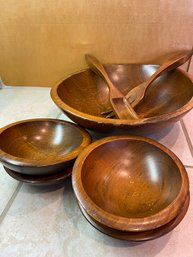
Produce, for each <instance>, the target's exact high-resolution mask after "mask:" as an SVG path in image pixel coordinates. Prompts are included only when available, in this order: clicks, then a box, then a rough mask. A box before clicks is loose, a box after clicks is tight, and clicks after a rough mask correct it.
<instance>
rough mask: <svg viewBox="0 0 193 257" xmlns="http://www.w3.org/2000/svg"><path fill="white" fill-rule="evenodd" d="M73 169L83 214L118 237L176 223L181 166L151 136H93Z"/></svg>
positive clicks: (180, 211) (183, 200) (185, 195)
mask: <svg viewBox="0 0 193 257" xmlns="http://www.w3.org/2000/svg"><path fill="white" fill-rule="evenodd" d="M72 174H73V177H72V182H73V188H74V192H75V195H76V198H77V200H78V204H79V206H80V209H81V210H82V213H83V215H84V216H85V217H86V219H87V220H88V221H89V222H90V223H91V224H92V225H93V226H94V227H96V228H97V229H99V230H100V231H102V232H104V233H106V234H108V235H110V236H113V237H117V238H120V239H126V240H139V241H141V240H147V239H152V238H155V237H159V236H161V235H163V234H165V233H167V232H169V231H171V230H172V229H173V228H174V227H175V226H177V224H178V223H179V222H180V221H181V220H182V218H183V217H184V215H185V213H186V211H187V208H188V205H189V181H188V176H187V173H186V170H185V168H184V166H183V165H182V163H181V161H180V160H179V159H178V158H177V157H176V156H175V155H174V154H173V153H172V152H171V151H170V150H168V149H167V148H166V147H164V146H163V145H161V144H159V143H157V142H156V141H154V140H151V139H147V138H143V137H137V136H116V137H107V138H104V139H101V140H98V141H96V142H94V143H93V144H91V145H89V146H88V147H87V148H86V149H85V150H84V151H83V152H82V153H81V154H80V156H79V157H78V158H77V160H76V162H75V164H74V168H73V173H72Z"/></svg>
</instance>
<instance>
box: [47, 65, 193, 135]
mask: <svg viewBox="0 0 193 257" xmlns="http://www.w3.org/2000/svg"><path fill="white" fill-rule="evenodd" d="M158 67H159V66H158V65H142V64H141V65H140V64H120V65H118V64H114V65H107V66H105V68H106V70H107V73H108V75H109V77H110V78H111V80H112V82H113V83H114V84H115V85H116V86H117V87H118V88H119V90H120V91H121V92H122V93H123V94H124V95H126V94H127V93H128V91H129V90H130V89H132V88H133V87H134V86H137V85H139V84H140V83H142V82H144V81H146V80H147V79H148V78H149V77H150V76H151V75H152V74H153V73H154V72H155V71H156V70H157V68H158ZM51 97H52V99H53V101H54V102H55V103H56V105H57V106H58V107H59V108H60V109H61V110H62V111H63V112H64V113H65V114H66V115H67V116H69V117H70V119H72V120H73V121H75V122H76V123H77V124H79V125H81V126H83V127H86V128H89V129H91V130H93V131H97V132H109V131H112V129H114V130H115V131H116V130H117V131H118V130H123V131H129V132H130V133H131V132H132V134H135V135H137V134H138V135H146V134H149V133H153V132H156V131H159V130H161V129H162V128H163V127H164V128H165V127H166V126H170V125H171V123H174V122H176V121H177V120H179V119H180V118H181V117H182V116H183V115H184V114H186V113H187V112H188V111H189V110H191V109H192V108H193V79H192V78H191V77H190V75H189V74H188V73H186V72H184V71H181V70H180V69H176V70H174V71H171V72H168V73H166V74H165V75H162V76H160V77H159V78H158V79H156V80H155V81H154V82H153V83H152V84H151V85H150V87H149V88H148V90H147V93H146V97H145V98H144V100H143V101H142V102H141V103H140V104H139V105H138V106H136V107H135V111H136V112H137V113H138V115H139V116H140V119H139V120H120V119H107V118H105V117H104V116H103V115H102V114H101V113H102V112H103V111H105V110H107V109H108V108H109V107H110V104H109V91H108V87H107V85H106V84H105V82H104V81H103V80H102V79H101V78H100V77H98V76H96V75H95V74H94V73H93V72H92V71H90V70H89V69H87V70H83V71H80V72H77V73H74V74H72V75H70V76H68V77H66V78H65V79H63V80H62V81H59V82H58V83H56V85H54V86H53V88H52V90H51Z"/></svg>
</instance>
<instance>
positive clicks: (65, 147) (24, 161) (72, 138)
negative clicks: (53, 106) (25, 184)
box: [0, 118, 91, 175]
mask: <svg viewBox="0 0 193 257" xmlns="http://www.w3.org/2000/svg"><path fill="white" fill-rule="evenodd" d="M90 141H91V138H90V135H89V134H88V133H87V132H86V131H85V130H84V129H82V128H79V127H78V126H77V125H75V124H73V123H70V122H67V121H63V120H58V119H49V118H42V119H40V118H38V119H29V120H22V121H18V122H15V123H12V124H9V125H7V126H5V127H3V128H1V130H0V161H1V162H2V164H3V165H4V166H5V167H7V168H8V169H10V170H13V171H15V172H19V173H23V174H25V175H50V174H53V173H57V172H60V171H64V170H65V169H66V168H67V167H69V166H71V165H72V164H73V162H74V160H75V159H76V157H77V156H78V155H79V153H80V152H81V151H82V150H83V149H84V148H85V147H86V146H87V145H88V144H89V143H90Z"/></svg>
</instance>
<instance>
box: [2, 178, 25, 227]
mask: <svg viewBox="0 0 193 257" xmlns="http://www.w3.org/2000/svg"><path fill="white" fill-rule="evenodd" d="M22 185H23V183H22V182H19V184H18V186H17V187H16V189H15V191H14V193H13V194H12V196H11V197H10V199H9V201H8V202H7V204H6V206H5V208H4V210H3V212H2V213H1V215H0V224H1V223H2V222H3V220H4V218H5V216H6V214H7V212H8V211H9V209H10V207H11V206H12V203H13V202H14V200H15V198H16V196H17V194H18V192H19V191H20V188H21V186H22Z"/></svg>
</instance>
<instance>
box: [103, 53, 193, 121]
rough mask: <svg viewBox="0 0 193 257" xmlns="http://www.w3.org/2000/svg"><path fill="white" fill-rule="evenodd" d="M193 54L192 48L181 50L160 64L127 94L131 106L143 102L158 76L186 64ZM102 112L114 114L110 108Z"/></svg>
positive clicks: (110, 115)
mask: <svg viewBox="0 0 193 257" xmlns="http://www.w3.org/2000/svg"><path fill="white" fill-rule="evenodd" d="M192 54H193V51H192V50H190V51H181V52H179V53H177V54H175V55H173V56H171V57H170V58H169V59H168V60H166V61H165V62H164V63H163V64H162V65H160V67H159V68H158V69H157V71H156V72H155V73H154V74H153V75H152V76H151V77H150V78H149V79H148V80H146V81H145V82H143V83H141V84H140V85H138V86H136V87H134V88H133V89H131V90H130V91H129V92H128V93H127V95H126V99H127V100H128V102H129V103H130V104H131V106H132V107H133V108H134V107H135V106H136V105H137V104H139V103H140V102H141V100H142V99H143V98H144V97H145V94H146V92H147V89H148V87H149V86H150V85H151V83H152V82H153V81H154V80H155V79H156V78H158V77H159V76H160V75H162V74H163V73H164V72H168V71H171V70H174V69H176V68H177V67H179V66H181V65H182V64H184V63H185V62H187V61H188V60H189V59H190V57H191V56H192ZM102 114H106V115H107V117H112V116H113V115H114V114H113V113H112V110H111V112H110V110H107V111H105V112H103V113H102Z"/></svg>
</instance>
